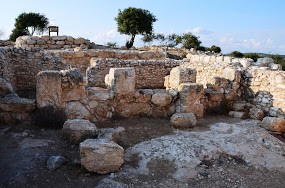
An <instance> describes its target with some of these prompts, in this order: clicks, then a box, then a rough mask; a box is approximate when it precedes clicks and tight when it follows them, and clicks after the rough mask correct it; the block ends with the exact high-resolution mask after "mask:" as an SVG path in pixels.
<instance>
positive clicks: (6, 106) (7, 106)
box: [0, 94, 36, 113]
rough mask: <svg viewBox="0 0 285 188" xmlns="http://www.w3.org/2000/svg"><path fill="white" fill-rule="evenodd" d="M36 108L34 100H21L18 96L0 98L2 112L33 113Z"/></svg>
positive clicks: (0, 110)
mask: <svg viewBox="0 0 285 188" xmlns="http://www.w3.org/2000/svg"><path fill="white" fill-rule="evenodd" d="M35 107H36V103H35V100H34V99H25V98H19V97H18V96H17V95H13V94H12V95H7V96H6V97H4V98H0V112H21V113H24V112H27V113H29V112H32V111H33V110H34V109H35Z"/></svg>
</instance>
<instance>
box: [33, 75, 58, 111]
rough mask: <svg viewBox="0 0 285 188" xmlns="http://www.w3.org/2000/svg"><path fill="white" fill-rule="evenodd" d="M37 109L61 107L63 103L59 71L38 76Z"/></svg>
mask: <svg viewBox="0 0 285 188" xmlns="http://www.w3.org/2000/svg"><path fill="white" fill-rule="evenodd" d="M36 95H37V96H36V97H37V107H38V108H42V107H45V106H49V105H51V106H53V107H60V106H61V101H62V89H61V74H60V72H59V71H42V72H39V73H38V75H37V94H36Z"/></svg>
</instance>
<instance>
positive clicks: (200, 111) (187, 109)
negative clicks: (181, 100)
mask: <svg viewBox="0 0 285 188" xmlns="http://www.w3.org/2000/svg"><path fill="white" fill-rule="evenodd" d="M180 111H181V113H193V114H194V115H195V116H196V117H197V118H202V117H203V116H204V105H203V104H195V103H194V104H192V105H189V106H181V107H180Z"/></svg>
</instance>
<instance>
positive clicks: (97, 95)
mask: <svg viewBox="0 0 285 188" xmlns="http://www.w3.org/2000/svg"><path fill="white" fill-rule="evenodd" d="M87 96H88V99H89V100H96V101H106V100H110V99H112V98H113V96H112V95H111V93H110V91H109V90H107V89H104V88H100V87H88V88H87Z"/></svg>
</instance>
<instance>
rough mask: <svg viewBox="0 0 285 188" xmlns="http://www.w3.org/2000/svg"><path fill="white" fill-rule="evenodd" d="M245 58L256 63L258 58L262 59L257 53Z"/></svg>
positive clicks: (247, 55) (249, 54)
mask: <svg viewBox="0 0 285 188" xmlns="http://www.w3.org/2000/svg"><path fill="white" fill-rule="evenodd" d="M244 57H245V58H251V59H252V60H253V61H254V62H256V61H257V59H258V58H260V57H259V55H258V54H257V53H248V54H246V55H245V56H244Z"/></svg>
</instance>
